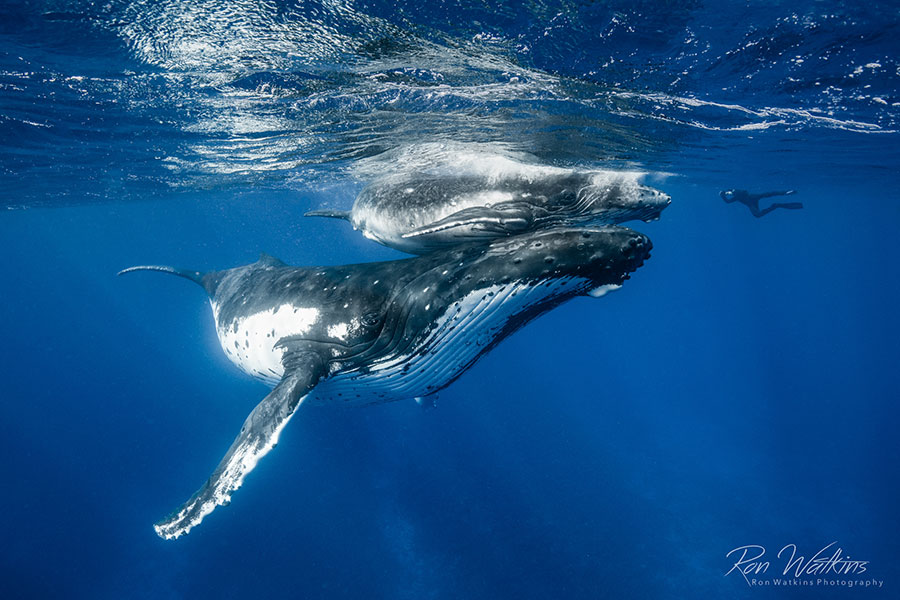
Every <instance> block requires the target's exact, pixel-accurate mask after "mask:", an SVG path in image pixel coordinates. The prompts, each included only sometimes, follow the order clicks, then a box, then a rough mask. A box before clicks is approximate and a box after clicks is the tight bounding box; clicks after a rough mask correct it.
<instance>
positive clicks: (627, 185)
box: [306, 165, 671, 254]
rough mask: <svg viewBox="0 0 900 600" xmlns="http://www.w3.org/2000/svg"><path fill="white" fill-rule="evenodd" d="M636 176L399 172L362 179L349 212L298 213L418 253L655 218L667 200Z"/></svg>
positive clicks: (615, 173)
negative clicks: (343, 224) (341, 222)
mask: <svg viewBox="0 0 900 600" xmlns="http://www.w3.org/2000/svg"><path fill="white" fill-rule="evenodd" d="M638 176H639V175H638V174H636V173H627V172H619V171H574V170H567V169H556V168H551V167H534V168H532V169H530V170H529V169H525V168H524V165H519V167H518V168H516V169H511V170H509V171H504V172H501V173H499V174H497V173H490V172H473V173H468V174H462V175H458V174H446V173H443V174H415V175H409V174H403V175H399V176H393V177H387V178H384V179H381V180H378V181H375V182H373V183H371V184H370V185H368V186H367V187H366V188H364V189H363V190H362V192H360V194H359V196H357V198H356V201H355V202H354V203H353V207H352V208H351V210H349V211H339V210H313V211H309V212H307V213H306V216H312V217H316V216H318V217H332V218H339V219H345V220H347V221H349V222H350V224H351V225H353V227H354V229H358V230H360V231H362V233H363V235H365V236H366V237H367V238H370V239H372V240H375V241H377V242H379V243H381V244H384V245H385V246H389V247H391V248H394V249H396V250H401V251H403V252H407V253H410V254H424V253H427V252H432V251H434V250H437V249H440V248H447V247H450V246H454V245H457V244H460V243H465V242H472V241H490V240H491V239H493V238H497V237H503V236H508V235H513V234H519V233H524V232H528V231H537V230H541V229H548V228H550V227H557V226H579V225H581V226H585V225H604V224H606V225H615V224H618V223H623V222H625V221H632V220H642V221H650V220H654V219H658V218H659V216H660V213H661V212H662V210H663V209H664V208H665V207H666V206H668V205H669V203H670V202H671V199H670V197H669V196H668V195H666V194H664V193H663V192H661V191H659V190H656V189H654V188H651V187H648V186H645V185H641V184H640V183H638V181H637V180H638Z"/></svg>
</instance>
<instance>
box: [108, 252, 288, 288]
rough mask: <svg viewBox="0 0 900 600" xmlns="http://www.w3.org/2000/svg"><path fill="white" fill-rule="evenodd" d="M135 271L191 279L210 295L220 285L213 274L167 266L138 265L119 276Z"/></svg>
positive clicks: (123, 270) (125, 270)
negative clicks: (154, 272) (167, 274)
mask: <svg viewBox="0 0 900 600" xmlns="http://www.w3.org/2000/svg"><path fill="white" fill-rule="evenodd" d="M276 260H277V259H276ZM135 271H159V272H160V273H169V274H171V275H177V276H178V277H183V278H185V279H190V280H191V281H193V282H194V283H196V284H197V285H199V286H200V287H202V288H203V289H204V290H206V291H207V293H209V294H212V293H214V292H215V291H216V286H217V285H218V278H216V277H215V276H214V273H212V272H210V273H201V272H200V271H190V270H188V269H176V268H175V267H169V266H166V265H138V266H135V267H128V268H127V269H122V270H121V271H119V272H118V273H117V275H124V274H125V273H133V272H135Z"/></svg>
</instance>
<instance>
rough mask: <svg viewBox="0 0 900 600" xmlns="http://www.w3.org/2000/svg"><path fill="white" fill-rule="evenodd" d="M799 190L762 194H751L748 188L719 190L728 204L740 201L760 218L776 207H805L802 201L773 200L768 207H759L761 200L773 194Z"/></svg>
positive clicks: (721, 196) (778, 194) (780, 194)
mask: <svg viewBox="0 0 900 600" xmlns="http://www.w3.org/2000/svg"><path fill="white" fill-rule="evenodd" d="M796 193H797V192H796V191H794V190H785V191H783V192H764V193H762V194H751V193H750V192H748V191H747V190H723V191H721V192H719V197H720V198H722V200H724V201H725V202H726V203H727V204H731V203H732V202H740V203H741V204H743V205H744V206H746V207H747V208H749V209H750V214H752V215H753V216H754V217H756V218H757V219H759V218H760V217H764V216H766V215H767V214H769V213H770V212H772V211H773V210H775V209H776V208H787V209H792V210H797V209H800V208H803V203H802V202H773V203H772V204H771V205H769V206H767V207H766V208H763V209H760V208H759V201H760V200H762V199H763V198H772V197H773V196H792V195H793V194H796Z"/></svg>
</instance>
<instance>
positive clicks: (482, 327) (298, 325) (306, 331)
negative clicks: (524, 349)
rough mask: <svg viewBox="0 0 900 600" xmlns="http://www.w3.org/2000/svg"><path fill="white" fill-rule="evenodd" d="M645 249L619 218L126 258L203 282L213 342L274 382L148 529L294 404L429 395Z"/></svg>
mask: <svg viewBox="0 0 900 600" xmlns="http://www.w3.org/2000/svg"><path fill="white" fill-rule="evenodd" d="M650 249H651V244H650V240H648V239H647V238H646V237H645V236H643V235H642V234H640V233H637V232H634V231H631V230H630V229H625V228H621V227H609V228H599V229H598V228H577V229H575V228H570V229H553V230H549V231H540V232H533V233H529V234H523V235H519V236H512V237H509V238H504V239H501V240H495V241H494V242H493V243H491V244H468V245H465V246H462V247H459V248H456V249H453V250H448V251H443V252H435V253H432V254H429V255H426V256H422V257H417V258H409V259H404V260H398V261H389V262H379V263H366V264H357V265H344V266H335V267H308V268H302V267H290V266H288V265H286V264H284V263H283V262H281V261H280V260H278V259H275V258H272V257H270V256H266V255H263V256H262V257H261V258H260V259H259V261H257V262H256V263H254V264H251V265H247V266H243V267H237V268H234V269H228V270H225V271H211V272H208V273H201V272H198V271H186V270H180V269H174V268H172V267H164V266H140V267H131V268H129V269H125V270H124V271H122V272H121V273H128V272H131V271H138V270H155V271H162V272H166V273H172V274H174V275H178V276H180V277H184V278H186V279H190V280H191V281H194V282H196V283H198V284H199V285H200V286H202V287H203V288H204V289H205V290H206V292H207V294H208V296H209V302H210V304H211V305H212V313H213V317H214V319H215V324H216V332H217V335H218V338H219V342H220V344H221V346H222V349H223V350H224V351H225V354H226V355H227V356H228V358H229V359H230V360H231V361H232V362H233V363H235V364H236V365H237V366H238V367H239V368H240V369H242V370H243V371H245V372H246V373H249V374H250V375H252V376H254V377H257V378H259V379H261V380H263V381H264V382H266V383H268V384H270V385H273V386H274V389H273V390H272V391H271V393H269V394H268V395H267V396H266V397H265V398H264V399H263V400H262V402H260V403H259V405H258V406H257V407H256V408H255V409H254V410H253V411H252V412H251V413H250V415H249V416H248V417H247V420H246V421H245V422H244V425H243V426H242V427H241V430H240V433H238V435H237V437H236V438H235V440H234V442H233V443H232V444H231V447H230V448H228V451H227V452H226V453H225V456H224V458H222V460H221V462H220V463H219V465H218V467H216V469H215V470H214V471H213V473H212V475H211V476H210V477H209V479H208V480H207V481H206V483H205V484H204V485H203V486H202V487H201V488H200V489H199V490H198V491H197V493H195V494H194V495H193V496H192V497H191V498H190V499H189V500H188V501H187V502H186V503H185V504H184V505H182V506H181V508H179V509H178V510H176V511H175V512H174V513H172V514H171V515H170V516H169V517H168V518H166V519H164V520H163V521H161V522H159V523H157V524H156V525H155V528H156V532H157V533H158V534H159V535H160V536H161V537H164V538H167V539H169V538H177V537H178V536H180V535H182V534H185V533H187V532H188V531H189V530H190V529H191V528H192V527H194V526H195V525H197V524H199V523H200V521H201V520H202V519H203V518H204V517H205V516H206V515H207V514H209V513H210V512H212V511H213V509H215V508H216V506H220V505H224V504H227V503H228V502H229V501H230V498H231V494H232V493H233V492H234V491H235V490H237V489H238V488H239V487H240V486H241V483H242V482H243V480H244V477H245V476H246V475H247V473H249V472H250V471H251V470H252V469H253V468H254V467H255V466H256V464H257V462H258V461H259V459H260V458H262V457H263V456H264V455H265V454H266V453H268V452H269V451H270V450H271V449H272V448H274V447H275V445H276V444H277V442H278V437H279V435H280V433H281V431H282V429H283V428H284V426H285V425H286V424H287V422H288V420H289V419H290V418H291V416H292V415H293V414H294V412H295V411H296V409H297V407H298V406H300V404H302V403H324V404H351V405H358V404H370V403H378V402H388V401H392V400H403V399H408V398H427V397H429V396H432V395H433V394H434V393H435V392H438V391H439V390H441V389H442V388H444V387H446V386H448V385H450V383H452V382H453V381H454V380H455V379H456V378H458V377H459V376H460V375H461V374H462V373H463V372H465V371H466V370H467V369H468V368H469V367H470V366H472V364H474V363H475V361H477V360H478V359H479V358H480V357H481V356H483V355H484V354H485V353H486V352H488V351H489V350H490V349H491V348H493V347H494V346H496V345H497V344H498V343H499V342H500V341H501V340H503V339H504V338H505V337H506V336H508V335H510V334H511V333H513V332H514V331H516V330H518V329H519V328H520V327H522V326H523V325H525V324H526V323H528V322H529V321H531V320H532V319H534V318H536V317H538V316H540V315H541V314H543V313H545V312H547V311H548V310H550V309H552V308H553V307H555V306H558V305H559V304H561V303H563V302H565V301H567V300H569V299H570V298H574V297H576V296H583V295H591V296H595V297H599V296H602V295H603V294H605V293H606V292H608V291H610V290H613V289H617V288H618V287H619V286H621V285H622V283H623V282H624V281H625V280H626V279H628V278H629V273H631V272H632V271H634V270H635V269H637V268H638V267H639V266H641V264H643V262H644V260H645V259H646V258H647V257H648V256H649V252H650ZM121 273H120V274H121ZM432 397H433V396H432ZM423 403H424V400H423Z"/></svg>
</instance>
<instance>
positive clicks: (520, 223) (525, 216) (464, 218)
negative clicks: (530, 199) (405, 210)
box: [402, 202, 532, 239]
mask: <svg viewBox="0 0 900 600" xmlns="http://www.w3.org/2000/svg"><path fill="white" fill-rule="evenodd" d="M531 222H532V218H531V215H530V213H529V212H528V211H525V210H522V208H521V205H520V204H517V203H514V202H506V203H502V204H498V205H496V206H494V207H493V208H487V207H483V206H473V207H470V208H466V209H463V210H460V211H458V212H455V213H453V214H451V215H449V216H446V217H444V218H443V219H441V220H439V221H435V222H434V223H431V224H430V225H425V226H422V227H419V228H417V229H413V230H412V231H408V232H406V233H404V234H403V236H402V237H403V238H407V239H408V238H414V237H420V236H423V235H430V234H432V233H438V232H441V231H446V230H448V229H453V228H455V227H471V228H473V229H472V231H471V232H470V233H474V234H481V233H485V234H491V233H493V234H497V233H506V234H512V233H516V232H520V231H522V230H524V229H526V228H528V227H529V226H530V225H531Z"/></svg>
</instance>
